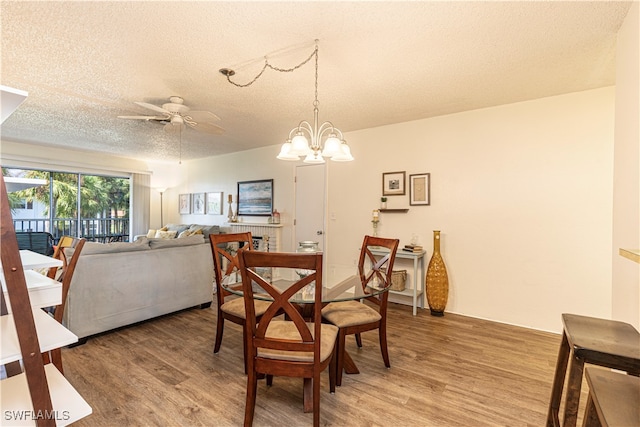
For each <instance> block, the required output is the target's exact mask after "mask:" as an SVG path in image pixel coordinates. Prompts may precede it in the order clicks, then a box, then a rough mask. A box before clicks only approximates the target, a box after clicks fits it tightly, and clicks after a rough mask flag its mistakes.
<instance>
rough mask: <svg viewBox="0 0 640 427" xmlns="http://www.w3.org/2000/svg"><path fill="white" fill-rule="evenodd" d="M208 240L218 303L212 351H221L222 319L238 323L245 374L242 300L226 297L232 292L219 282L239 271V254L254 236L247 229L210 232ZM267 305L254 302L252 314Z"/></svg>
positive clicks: (263, 310)
mask: <svg viewBox="0 0 640 427" xmlns="http://www.w3.org/2000/svg"><path fill="white" fill-rule="evenodd" d="M209 241H210V243H211V253H212V254H213V266H214V274H215V277H216V283H217V291H216V299H217V302H218V317H217V326H216V341H215V345H214V347H213V352H214V353H217V352H219V351H220V346H221V344H222V335H223V333H224V321H225V319H226V320H228V321H230V322H233V323H235V324H237V325H241V326H242V327H243V328H242V334H243V338H242V345H243V346H244V360H245V362H244V363H245V373H247V362H246V360H247V348H246V344H245V343H246V337H245V335H244V334H245V333H246V330H245V328H244V324H245V322H246V315H245V309H244V300H243V299H242V298H237V297H236V298H228V297H230V296H232V294H231V292H229V291H227V290H226V289H224V288H223V286H222V284H223V283H227V282H229V281H230V280H233V279H232V278H231V276H232V274H235V273H239V268H240V265H239V264H238V254H239V253H241V252H244V251H249V250H252V248H253V239H252V237H251V233H250V232H245V233H229V234H210V235H209ZM225 264H226V265H225ZM238 286H241V284H240V280H238ZM267 307H269V303H268V302H266V301H256V306H255V313H256V317H257V318H258V319H259V318H260V316H262V314H263V313H264V312H265V311H266V310H267Z"/></svg>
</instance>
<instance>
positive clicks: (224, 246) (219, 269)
mask: <svg viewBox="0 0 640 427" xmlns="http://www.w3.org/2000/svg"><path fill="white" fill-rule="evenodd" d="M209 242H210V243H211V254H212V255H213V271H214V274H215V277H216V283H217V288H218V290H217V292H216V298H217V299H218V307H221V306H222V304H224V300H225V298H226V297H227V296H229V295H231V293H230V292H229V291H227V290H225V289H224V288H223V287H222V283H223V281H224V280H225V279H227V278H228V277H229V275H230V274H231V273H233V272H234V271H238V272H239V271H240V264H239V263H238V254H240V253H241V252H244V251H249V250H252V249H253V238H252V237H251V233H250V232H245V233H229V234H210V235H209ZM225 260H226V266H225Z"/></svg>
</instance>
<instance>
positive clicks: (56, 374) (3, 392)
mask: <svg viewBox="0 0 640 427" xmlns="http://www.w3.org/2000/svg"><path fill="white" fill-rule="evenodd" d="M44 370H45V374H46V376H47V383H48V385H49V392H50V394H51V403H52V405H53V415H54V416H55V420H56V424H57V425H58V426H66V425H69V424H71V423H74V422H76V421H78V420H80V419H81V418H84V417H86V416H88V415H91V413H92V412H93V410H92V409H91V406H89V404H88V403H87V402H86V401H85V400H84V399H83V398H82V396H80V394H79V393H78V392H77V391H76V390H75V389H74V388H73V386H72V385H71V384H69V382H68V381H67V379H66V378H65V377H64V376H63V375H62V374H61V373H60V371H58V370H57V369H56V367H55V366H53V365H52V364H50V363H49V364H47V365H45V366H44ZM0 407H2V418H0V425H3V426H4V425H6V426H16V427H17V426H35V425H36V423H35V420H34V419H32V417H31V414H32V413H33V405H32V404H31V397H30V395H29V387H28V386H27V378H26V376H25V374H24V372H23V373H22V374H19V375H16V376H14V377H10V378H7V379H5V380H2V382H0ZM19 415H22V417H23V419H22V420H18V419H16V417H17V416H19ZM25 416H26V419H24V417H25Z"/></svg>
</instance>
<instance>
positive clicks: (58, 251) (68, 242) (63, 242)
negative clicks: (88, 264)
mask: <svg viewBox="0 0 640 427" xmlns="http://www.w3.org/2000/svg"><path fill="white" fill-rule="evenodd" d="M78 241H80V239H78V238H75V237H71V236H62V237H60V240H59V241H58V244H57V245H54V246H53V255H52V258H55V259H59V260H60V261H62V266H61V267H52V268H50V269H49V270H48V271H47V277H49V278H50V279H54V280H57V278H58V276H59V275H60V274H61V273H62V272H63V271H64V269H65V268H66V267H67V264H68V263H69V262H68V260H67V254H66V253H65V251H64V249H65V248H73V247H75V246H76V244H77V243H78Z"/></svg>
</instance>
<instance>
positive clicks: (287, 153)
mask: <svg viewBox="0 0 640 427" xmlns="http://www.w3.org/2000/svg"><path fill="white" fill-rule="evenodd" d="M276 158H278V159H280V160H290V161H295V160H300V157H298V156H296V155H295V154H292V153H291V143H290V142H285V143H284V144H282V148H281V149H280V154H278V155H277V156H276Z"/></svg>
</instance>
